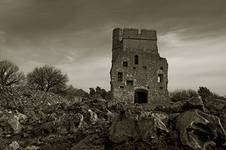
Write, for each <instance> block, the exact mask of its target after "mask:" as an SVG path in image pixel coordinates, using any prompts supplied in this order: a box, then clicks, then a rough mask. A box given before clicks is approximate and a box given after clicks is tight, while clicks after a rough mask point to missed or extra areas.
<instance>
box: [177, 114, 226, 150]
mask: <svg viewBox="0 0 226 150" xmlns="http://www.w3.org/2000/svg"><path fill="white" fill-rule="evenodd" d="M176 128H177V129H178V131H179V133H180V140H181V142H182V144H184V145H187V146H189V147H191V148H193V149H195V150H198V149H203V150H205V149H208V148H211V147H215V149H218V148H223V147H224V143H225V138H226V132H225V129H224V128H223V126H222V125H221V122H220V119H219V118H218V117H216V116H213V115H209V114H206V113H204V112H201V111H200V110H191V111H186V112H184V113H182V114H180V115H179V116H178V118H177V121H176ZM224 148H226V147H224Z"/></svg>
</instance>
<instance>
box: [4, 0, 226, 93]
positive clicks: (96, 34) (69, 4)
mask: <svg viewBox="0 0 226 150" xmlns="http://www.w3.org/2000/svg"><path fill="white" fill-rule="evenodd" d="M115 27H121V28H123V27H129V28H145V29H155V30H157V34H158V46H159V52H160V54H161V56H163V57H166V58H167V59H168V63H169V90H171V91H172V90H174V89H189V88H192V89H197V88H198V87H199V86H207V87H209V88H210V89H211V90H213V91H215V92H216V93H219V94H221V95H226V1H225V0H0V59H1V60H2V59H8V60H10V61H13V62H14V63H16V64H17V65H18V66H19V67H20V68H21V70H22V71H24V72H25V73H27V72H30V71H32V70H33V68H34V67H37V66H42V65H44V64H49V65H54V66H56V67H57V68H60V69H62V71H63V72H64V73H66V74H68V76H69V79H70V84H73V85H74V86H75V87H77V88H83V89H88V88H89V87H95V86H97V85H99V86H101V87H103V88H106V89H109V87H110V84H109V82H110V75H109V71H110V66H111V64H110V63H111V37H112V35H111V33H112V29H113V28H115Z"/></svg>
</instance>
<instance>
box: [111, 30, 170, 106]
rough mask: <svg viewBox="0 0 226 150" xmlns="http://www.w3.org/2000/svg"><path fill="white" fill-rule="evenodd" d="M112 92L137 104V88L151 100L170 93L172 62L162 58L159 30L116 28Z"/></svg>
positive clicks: (116, 96)
mask: <svg viewBox="0 0 226 150" xmlns="http://www.w3.org/2000/svg"><path fill="white" fill-rule="evenodd" d="M110 74H111V91H112V94H113V98H115V99H118V100H122V101H126V102H128V103H134V102H135V99H136V91H137V90H143V91H146V93H147V103H152V102H153V101H156V100H158V99H163V98H164V97H167V96H168V90H167V84H168V63H167V60H166V59H165V58H162V57H160V55H159V53H158V48H157V36H156V31H155V30H138V29H119V28H116V29H114V30H113V43H112V68H111V72H110Z"/></svg>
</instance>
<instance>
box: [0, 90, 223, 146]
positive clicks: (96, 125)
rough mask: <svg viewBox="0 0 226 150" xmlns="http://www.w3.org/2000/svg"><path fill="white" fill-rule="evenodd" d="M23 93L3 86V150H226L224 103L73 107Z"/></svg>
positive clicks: (97, 101) (96, 102) (89, 101)
mask: <svg viewBox="0 0 226 150" xmlns="http://www.w3.org/2000/svg"><path fill="white" fill-rule="evenodd" d="M23 93H24V91H23V90H21V89H17V88H2V87H0V98H1V100H0V149H2V150H8V149H10V150H17V149H18V150H20V149H25V150H39V149H40V150H52V149H54V150H55V149H56V150H65V149H66V150H70V149H72V150H86V149H90V150H102V149H103V150H104V149H109V150H119V149H120V150H121V149H123V150H124V149H132V150H135V149H137V150H144V149H156V150H199V149H200V150H210V149H211V150H224V149H226V144H225V141H226V134H225V127H226V121H225V120H226V117H225V116H226V109H225V108H226V103H225V102H224V100H220V99H214V98H209V101H208V102H207V101H206V100H205V101H203V100H201V99H200V98H191V99H188V100H185V101H180V102H172V103H171V104H170V105H168V104H167V105H162V106H161V107H156V108H154V109H152V110H150V109H146V108H144V107H143V106H142V105H139V104H136V105H130V104H127V103H123V102H117V101H114V100H108V99H106V100H103V99H101V98H92V97H89V98H85V99H84V100H83V101H81V102H75V103H72V102H70V103H68V102H65V101H66V100H65V99H64V98H62V97H59V96H57V95H54V94H51V93H43V92H37V91H32V90H30V91H29V92H28V90H26V94H23ZM55 99H56V102H55V101H54V100H55ZM22 104H24V105H22ZM48 104H49V105H48ZM211 104H212V107H211ZM217 104H221V106H217ZM207 108H208V109H207Z"/></svg>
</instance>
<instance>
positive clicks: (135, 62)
mask: <svg viewBox="0 0 226 150" xmlns="http://www.w3.org/2000/svg"><path fill="white" fill-rule="evenodd" d="M138 63H139V58H138V55H135V56H134V64H136V65H138Z"/></svg>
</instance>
